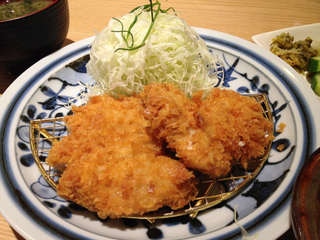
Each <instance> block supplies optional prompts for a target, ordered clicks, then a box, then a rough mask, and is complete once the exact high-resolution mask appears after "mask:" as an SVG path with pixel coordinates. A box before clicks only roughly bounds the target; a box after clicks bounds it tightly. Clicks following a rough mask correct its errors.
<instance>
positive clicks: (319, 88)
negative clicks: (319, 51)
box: [311, 72, 320, 96]
mask: <svg viewBox="0 0 320 240" xmlns="http://www.w3.org/2000/svg"><path fill="white" fill-rule="evenodd" d="M311 88H312V89H313V91H314V92H315V93H316V94H317V95H318V96H320V72H317V73H315V74H314V75H313V77H312V82H311Z"/></svg>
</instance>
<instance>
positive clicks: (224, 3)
mask: <svg viewBox="0 0 320 240" xmlns="http://www.w3.org/2000/svg"><path fill="white" fill-rule="evenodd" d="M88 2H90V4H87V3H88ZM147 3H148V1H142V0H140V1H138V0H130V1H128V0H127V1H121V2H120V1H119V2H118V1H115V0H113V1H110V0H91V1H90V0H69V9H70V28H69V33H68V36H67V39H66V41H65V43H64V45H68V44H70V43H72V42H76V41H78V40H81V39H84V38H87V37H90V36H93V35H94V31H95V30H96V31H98V32H99V31H101V30H102V29H103V28H104V27H106V26H107V24H108V22H109V19H110V18H111V17H119V16H122V15H124V14H125V13H127V12H129V11H130V10H132V9H133V8H134V7H136V6H139V5H143V4H147ZM161 3H162V6H163V8H168V7H171V6H172V7H173V8H174V9H175V10H176V11H177V12H180V13H181V15H180V17H182V18H184V19H185V20H186V21H187V23H188V24H189V25H190V26H195V27H201V28H208V29H213V30H217V31H220V32H225V33H228V34H232V35H235V36H238V37H240V38H243V39H245V40H248V41H251V37H252V36H253V35H256V34H259V33H264V32H269V31H272V30H277V29H282V28H288V27H293V26H300V25H305V24H311V23H317V22H320V14H319V9H320V1H318V0H304V1H301V0H300V1H299V0H281V1H279V0H260V1H257V0H246V1H243V0H217V1H213V0H188V1H186V0H169V1H164V0H162V1H161ZM15 78H16V77H15V76H11V75H9V74H8V73H7V72H6V71H5V70H4V69H1V68H0V93H3V92H4V91H5V90H6V88H8V87H9V85H10V84H11V82H12V81H14V79H15ZM0 239H8V240H9V239H24V238H22V237H21V236H20V235H19V234H18V233H17V232H16V231H15V230H13V229H12V228H11V227H10V226H9V224H8V223H7V222H6V220H5V219H4V218H3V217H2V216H1V215H0ZM279 239H281V240H284V239H294V235H293V232H292V229H290V230H289V231H288V232H286V233H285V234H284V235H283V236H281V237H280V238H279Z"/></svg>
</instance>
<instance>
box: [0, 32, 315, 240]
mask: <svg viewBox="0 0 320 240" xmlns="http://www.w3.org/2000/svg"><path fill="white" fill-rule="evenodd" d="M196 30H197V31H198V32H199V33H200V35H201V36H202V38H203V39H204V40H205V41H206V42H207V45H208V47H209V48H210V49H211V51H212V53H213V54H217V55H218V56H219V58H220V59H221V60H222V61H223V62H224V64H225V69H224V70H225V77H226V79H225V84H226V86H229V87H230V88H232V89H234V90H236V91H239V92H241V93H261V92H264V93H266V94H267V95H268V98H269V100H270V103H271V106H272V110H273V116H274V121H275V127H276V128H277V126H278V125H279V124H280V123H281V122H284V123H285V124H286V125H287V126H286V128H285V130H284V131H283V132H282V133H276V139H275V141H274V143H273V147H272V151H271V156H270V158H269V159H268V162H267V163H266V165H265V166H264V168H263V169H262V170H261V172H260V174H259V175H258V176H257V178H256V179H255V180H254V181H253V182H252V184H250V185H249V186H248V187H247V188H245V189H244V191H243V192H241V193H240V194H238V195H237V196H236V197H235V198H232V199H231V200H228V201H226V202H223V203H221V204H219V205H218V206H215V207H213V208H211V209H209V210H207V211H204V212H202V213H200V214H199V215H198V216H197V217H196V218H195V219H194V220H189V219H187V218H185V217H179V218H173V219H169V220H157V221H156V222H155V223H154V224H152V225H150V224H149V223H147V222H144V221H137V220H126V219H120V220H111V219H107V220H105V221H101V220H99V219H98V218H97V217H96V215H95V214H93V213H90V212H88V211H87V210H84V209H83V208H80V207H79V206H76V205H74V204H72V203H69V202H65V201H64V200H63V199H61V198H59V197H57V196H56V193H55V191H53V190H52V189H51V188H50V187H49V186H48V184H47V183H46V182H45V181H44V179H43V178H42V177H41V175H40V173H39V171H38V169H37V167H36V165H35V164H34V162H33V158H32V155H31V152H30V146H29V137H28V123H29V121H30V119H35V118H46V117H50V116H60V115H65V114H66V113H67V112H68V110H67V109H66V108H64V107H63V105H64V104H65V103H66V101H67V100H68V99H69V98H70V97H75V96H77V95H78V94H79V93H80V92H81V91H83V90H84V89H83V87H82V86H81V85H79V84H78V82H79V81H80V82H83V83H85V82H89V81H90V80H91V78H90V77H89V76H88V75H87V74H86V70H85V63H86V60H87V59H80V58H82V57H84V56H86V55H87V54H88V53H89V50H90V48H89V45H90V43H91V42H92V40H93V38H89V39H84V40H82V41H79V42H76V43H74V44H71V45H69V46H67V47H65V48H63V49H61V50H59V51H58V52H55V53H54V54H52V55H50V56H48V57H46V58H44V59H42V60H41V61H39V62H38V63H36V64H35V65H33V66H32V67H31V68H30V69H28V70H27V71H26V72H24V73H23V74H22V75H21V76H20V77H19V78H18V79H17V80H16V81H15V82H14V83H13V84H12V85H11V86H10V87H9V88H8V89H7V91H6V92H5V93H4V94H3V96H2V97H1V98H0V106H1V108H0V117H1V118H0V128H1V136H0V140H1V145H0V148H1V149H0V152H1V155H0V163H1V166H0V179H1V180H0V194H1V198H0V209H1V213H2V215H3V216H4V217H5V218H6V219H7V221H8V222H9V223H10V224H11V226H12V227H13V228H14V229H15V230H16V231H18V232H19V233H20V234H21V235H22V236H23V237H25V238H26V239H155V238H156V239H161V238H164V239H191V238H192V239H226V238H228V239H239V238H241V233H240V229H239V227H238V226H237V225H236V224H235V223H234V221H233V213H234V208H235V206H236V205H238V212H237V213H238V214H237V219H238V221H239V223H240V224H241V225H243V226H244V227H245V228H246V229H247V230H248V231H249V234H250V235H252V234H255V233H257V232H258V233H259V235H258V238H257V239H263V240H266V239H276V238H277V237H279V236H280V235H281V234H283V233H284V232H285V231H286V230H287V229H288V228H289V226H290V215H289V206H290V198H291V196H290V192H291V189H292V186H293V183H294V181H295V178H296V176H297V174H298V171H299V169H300V168H301V166H302V164H303V162H304V159H305V158H306V157H307V156H309V155H310V154H311V153H312V152H313V151H314V150H315V149H316V148H317V147H319V146H320V127H319V124H316V121H315V120H316V119H320V111H319V109H320V103H319V102H318V101H317V100H316V97H315V95H314V94H312V90H311V89H310V88H309V86H308V84H307V83H306V82H303V81H300V76H299V74H297V73H296V72H295V71H294V70H293V69H291V68H290V67H289V66H288V65H287V64H285V63H284V62H283V61H281V60H280V59H279V58H277V57H276V56H274V55H273V54H271V53H269V52H268V51H261V48H260V47H259V46H257V45H255V44H253V43H250V42H248V41H245V40H243V39H240V38H237V37H234V36H230V35H227V34H224V33H220V32H216V31H211V30H205V29H200V28H196ZM79 59H80V60H79ZM281 144H283V145H284V146H285V148H284V150H283V151H278V150H277V146H278V145H281ZM226 187H228V186H226Z"/></svg>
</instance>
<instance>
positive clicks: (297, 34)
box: [251, 23, 320, 51]
mask: <svg viewBox="0 0 320 240" xmlns="http://www.w3.org/2000/svg"><path fill="white" fill-rule="evenodd" d="M283 32H285V33H289V34H290V35H292V36H294V40H295V41H299V40H304V39H306V38H307V37H311V38H312V39H313V42H312V44H311V46H312V47H313V48H316V49H318V50H319V51H320V23H314V24H309V25H303V26H297V27H291V28H285V29H279V30H275V31H272V32H267V33H261V34H257V35H255V36H253V37H252V38H251V39H252V41H253V42H254V43H255V44H257V45H259V46H261V47H263V48H265V49H267V50H270V44H271V43H272V39H273V38H274V37H276V36H277V35H280V34H281V33H283Z"/></svg>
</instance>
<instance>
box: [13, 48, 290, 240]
mask: <svg viewBox="0 0 320 240" xmlns="http://www.w3.org/2000/svg"><path fill="white" fill-rule="evenodd" d="M210 50H211V51H212V52H213V53H214V51H215V50H214V49H210ZM219 57H220V58H222V59H223V61H224V63H225V67H224V68H223V71H224V76H225V79H224V86H225V87H231V86H232V83H233V82H234V81H237V80H238V79H239V78H242V79H244V80H245V82H244V83H247V84H246V85H241V86H239V87H237V88H236V89H235V90H236V91H238V92H240V93H244V94H249V93H251V94H253V93H265V94H267V95H268V93H269V91H270V85H269V84H267V83H261V81H260V77H259V76H258V75H255V76H253V77H252V78H249V77H248V74H247V73H246V72H242V71H241V69H240V68H238V67H237V66H238V64H239V62H241V61H242V60H241V59H240V58H239V57H237V58H235V60H234V61H233V62H229V61H228V60H227V59H226V54H225V53H223V54H222V55H221V56H219ZM88 60H89V57H88V55H86V56H85V57H83V58H80V59H78V60H77V61H74V62H72V63H70V64H68V65H67V66H66V68H71V69H72V70H73V71H75V73H77V74H86V69H85V64H86V62H87V61H88ZM64 71H65V69H62V70H60V71H59V72H58V73H56V74H55V75H54V76H52V77H50V78H49V79H48V81H47V82H46V83H45V84H44V85H43V86H41V88H40V89H39V90H38V93H36V94H42V95H44V96H45V100H44V101H38V102H37V105H34V104H30V105H28V104H27V105H26V109H25V111H24V112H25V114H22V115H21V121H22V123H21V125H19V127H18V129H17V136H18V137H19V139H20V140H21V141H18V142H17V146H18V148H19V149H20V150H21V151H24V152H26V154H24V155H23V156H22V157H21V158H20V162H21V165H22V166H23V167H31V166H32V165H33V163H34V160H33V157H32V154H31V152H30V149H29V148H28V146H27V145H26V144H28V141H29V140H28V139H26V138H25V136H26V134H25V131H27V130H28V123H29V121H30V120H31V119H39V118H46V117H60V116H64V115H66V114H70V112H69V110H68V108H67V107H66V106H67V105H70V99H73V98H77V97H78V96H79V94H80V93H81V92H82V91H85V89H83V84H82V85H80V84H78V83H77V84H74V83H69V82H68V79H67V78H66V79H62V78H61V77H59V75H61V73H63V72H64ZM52 85H54V86H56V90H54V89H53V88H52V87H51V86H52ZM64 91H66V92H68V93H69V95H64V94H63V92H64ZM75 94H76V95H75ZM270 103H271V106H272V111H273V117H274V119H275V125H277V122H278V121H279V120H280V119H281V112H282V111H284V110H285V109H286V105H287V103H284V104H282V105H281V106H280V107H278V102H277V101H275V102H271V100H270ZM23 124H26V125H23ZM275 135H276V136H277V137H278V135H280V133H278V132H277V131H275ZM284 142H285V143H286V145H285V146H286V147H285V149H284V150H285V151H286V149H287V148H289V147H291V143H290V141H289V140H288V139H286V138H284V139H278V138H277V139H276V141H275V142H274V144H273V147H272V149H273V150H274V151H278V150H277V145H280V144H283V143H284ZM293 147H294V146H293ZM291 153H292V152H291ZM42 157H43V161H45V156H42ZM288 159H289V160H288ZM283 160H285V159H283ZM283 160H281V161H279V162H282V161H283ZM286 160H288V161H290V158H286ZM266 164H267V165H268V164H269V163H268V162H267V163H266ZM273 168H274V169H277V168H278V166H277V164H273ZM286 170H287V169H284V170H283V171H282V172H279V173H278V174H279V176H277V178H275V179H273V180H271V181H261V180H259V178H257V179H256V180H255V181H254V182H253V184H252V186H250V187H248V188H247V190H246V191H244V192H243V193H242V194H241V197H245V198H253V199H254V200H255V201H256V204H254V205H253V206H251V207H250V208H247V209H246V211H244V212H242V213H241V214H238V219H241V218H243V217H244V216H246V215H248V214H250V212H252V211H254V210H255V208H257V207H259V206H260V205H261V204H263V202H264V201H265V200H266V199H268V197H269V196H270V195H271V194H272V193H273V192H274V191H275V189H276V188H277V187H278V186H279V184H280V183H281V180H282V179H283V178H284V177H285V171H286ZM30 187H31V189H32V191H33V192H34V193H35V194H36V195H37V196H38V197H39V199H40V201H43V203H44V204H45V205H46V206H47V207H48V208H49V209H50V210H52V211H54V212H55V213H56V214H57V215H59V216H60V217H61V218H63V219H71V218H72V215H73V214H77V215H79V214H80V215H82V214H85V215H88V214H91V213H88V212H87V211H86V210H84V209H83V208H81V207H79V208H75V207H74V205H75V204H73V203H67V202H65V201H64V200H63V199H61V198H60V197H58V196H57V195H56V192H55V191H54V190H53V189H52V188H51V187H50V185H49V184H47V183H46V181H45V180H44V178H43V177H42V176H40V177H39V178H38V180H37V181H36V182H34V183H31V185H30ZM238 198H239V197H238ZM236 199H237V198H236ZM233 202H237V200H233V201H225V202H223V203H222V204H220V205H218V206H215V207H213V208H212V209H211V210H210V211H211V212H212V211H213V209H217V208H224V209H225V211H230V212H231V213H233V211H234V204H232V203H233ZM201 214H206V212H203V213H201ZM93 215H95V217H96V221H98V222H99V221H101V219H99V218H98V217H97V216H96V214H93ZM106 221H108V222H109V224H110V222H112V221H117V222H119V220H111V219H110V220H109V219H107V220H106ZM121 221H122V225H123V226H120V227H119V229H121V228H122V227H128V228H131V229H134V228H136V227H137V226H138V225H139V223H138V222H139V220H133V219H122V220H121ZM158 222H161V223H158ZM232 222H233V219H232V218H230V219H228V221H227V222H226V225H228V224H231V223H232ZM178 224H186V225H188V231H189V233H190V234H191V235H199V234H203V233H205V232H206V231H207V227H206V224H205V223H204V222H202V221H201V220H200V219H199V218H195V219H190V218H189V217H188V216H184V217H178V218H172V219H165V220H158V221H157V223H154V224H150V223H147V222H145V221H143V225H144V226H145V228H146V230H145V234H146V236H147V237H148V238H150V239H161V238H164V237H165V235H164V233H163V231H162V230H161V228H162V227H161V226H162V225H165V226H177V225H178ZM222 227H223V226H222ZM167 237H168V236H166V238H167Z"/></svg>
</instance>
